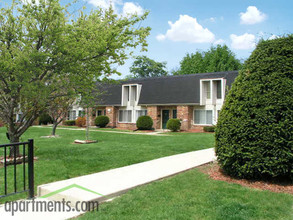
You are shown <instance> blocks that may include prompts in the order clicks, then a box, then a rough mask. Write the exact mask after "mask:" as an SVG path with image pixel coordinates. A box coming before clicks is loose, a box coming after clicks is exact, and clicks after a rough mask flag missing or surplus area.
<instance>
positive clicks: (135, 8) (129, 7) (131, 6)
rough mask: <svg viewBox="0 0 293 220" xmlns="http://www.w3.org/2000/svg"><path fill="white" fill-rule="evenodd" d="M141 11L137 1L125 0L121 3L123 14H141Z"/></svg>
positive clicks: (142, 11)
mask: <svg viewBox="0 0 293 220" xmlns="http://www.w3.org/2000/svg"><path fill="white" fill-rule="evenodd" d="M143 13H144V10H143V8H142V7H141V6H140V5H139V4H137V3H133V2H125V3H124V5H123V10H122V14H123V16H127V15H133V14H137V15H142V14H143Z"/></svg>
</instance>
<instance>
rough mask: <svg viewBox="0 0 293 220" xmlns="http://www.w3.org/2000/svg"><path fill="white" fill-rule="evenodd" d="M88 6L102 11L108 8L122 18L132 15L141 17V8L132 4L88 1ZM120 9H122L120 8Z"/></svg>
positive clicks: (117, 1) (114, 1)
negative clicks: (90, 5)
mask: <svg viewBox="0 0 293 220" xmlns="http://www.w3.org/2000/svg"><path fill="white" fill-rule="evenodd" d="M88 3H89V4H92V5H94V6H96V7H100V8H103V9H108V8H109V7H110V6H112V8H113V9H114V11H115V13H117V14H120V12H121V14H120V15H122V16H129V15H133V14H137V15H142V14H143V13H144V10H143V8H142V7H141V6H140V5H139V4H138V3H134V2H125V3H124V2H123V0H88ZM121 7H122V8H121Z"/></svg>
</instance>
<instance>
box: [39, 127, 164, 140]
mask: <svg viewBox="0 0 293 220" xmlns="http://www.w3.org/2000/svg"><path fill="white" fill-rule="evenodd" d="M34 127H36V128H50V127H44V126H34ZM57 129H60V130H71V131H85V128H63V127H62V128H59V127H58V128H57ZM90 132H105V133H117V134H134V135H152V136H165V137H168V136H170V135H168V134H164V133H166V132H162V131H160V132H159V131H154V132H131V131H103V130H93V129H90Z"/></svg>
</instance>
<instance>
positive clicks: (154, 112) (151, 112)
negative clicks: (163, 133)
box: [147, 106, 160, 129]
mask: <svg viewBox="0 0 293 220" xmlns="http://www.w3.org/2000/svg"><path fill="white" fill-rule="evenodd" d="M147 111H148V116H150V117H151V118H152V119H153V122H154V125H153V127H154V128H155V129H159V128H160V117H159V115H160V111H159V108H158V106H148V107H147Z"/></svg>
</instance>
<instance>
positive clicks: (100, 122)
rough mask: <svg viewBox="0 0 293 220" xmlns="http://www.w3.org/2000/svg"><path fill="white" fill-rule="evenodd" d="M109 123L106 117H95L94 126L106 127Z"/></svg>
mask: <svg viewBox="0 0 293 220" xmlns="http://www.w3.org/2000/svg"><path fill="white" fill-rule="evenodd" d="M109 122H110V119H109V117H108V116H106V115H100V116H98V117H96V119H95V125H96V126H97V127H100V128H104V127H106V126H107V124H109Z"/></svg>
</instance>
